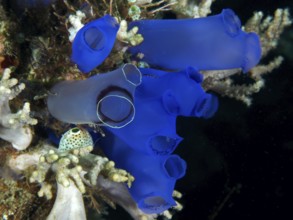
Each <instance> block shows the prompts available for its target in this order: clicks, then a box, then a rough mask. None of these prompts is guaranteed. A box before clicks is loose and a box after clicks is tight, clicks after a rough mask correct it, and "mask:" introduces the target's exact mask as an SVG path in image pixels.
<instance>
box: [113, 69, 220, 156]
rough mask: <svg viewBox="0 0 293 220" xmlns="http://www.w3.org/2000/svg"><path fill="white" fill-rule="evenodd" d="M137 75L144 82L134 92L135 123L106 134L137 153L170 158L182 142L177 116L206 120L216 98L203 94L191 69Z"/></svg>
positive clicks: (198, 78)
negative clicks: (113, 135) (168, 156)
mask: <svg viewBox="0 0 293 220" xmlns="http://www.w3.org/2000/svg"><path fill="white" fill-rule="evenodd" d="M140 71H141V72H142V74H143V79H142V84H141V85H140V86H139V87H138V88H137V89H136V91H135V109H136V115H135V118H134V120H133V121H132V123H130V124H128V125H127V126H125V127H123V128H120V129H111V128H108V130H109V131H111V132H112V133H113V134H115V135H117V136H118V137H119V138H121V139H122V140H123V141H125V143H127V145H129V146H130V147H132V148H133V149H135V150H137V151H140V152H143V153H146V154H149V155H167V154H170V153H172V152H173V151H174V150H175V148H176V147H177V145H178V144H179V143H180V141H181V140H182V138H181V137H179V136H178V135H177V134H176V118H177V116H179V115H182V116H193V117H203V118H209V117H211V116H213V115H214V113H215V112H216V110H217V108H218V101H217V98H216V97H215V96H213V95H211V94H208V93H205V91H204V90H203V89H202V87H201V85H200V83H201V80H202V76H201V75H200V74H199V73H198V72H197V71H196V70H195V69H193V68H187V69H186V70H184V71H180V72H176V73H167V72H164V71H159V70H154V69H143V68H141V69H140ZM130 137H131V138H130Z"/></svg>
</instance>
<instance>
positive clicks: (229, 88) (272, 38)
mask: <svg viewBox="0 0 293 220" xmlns="http://www.w3.org/2000/svg"><path fill="white" fill-rule="evenodd" d="M291 23H292V20H291V19H290V15H289V11H288V9H277V10H276V11H275V15H274V17H273V18H272V17H271V16H268V17H266V18H265V19H263V13H262V12H255V13H254V16H253V17H252V18H251V19H250V20H249V21H248V22H247V23H246V24H245V26H244V29H245V30H246V31H253V32H256V33H258V34H259V36H260V40H261V46H262V58H264V57H266V56H267V55H268V53H269V52H270V51H271V50H272V49H274V48H275V47H276V46H277V42H278V39H279V38H280V35H281V33H282V32H283V30H284V28H285V27H287V26H289V25H290V24H291ZM282 61H283V58H282V57H281V56H278V57H276V58H274V59H273V60H272V61H270V62H269V63H268V64H259V65H257V66H255V67H254V68H252V69H251V70H250V72H249V73H248V75H249V77H250V78H251V79H253V80H254V83H251V84H248V85H245V84H244V85H237V84H234V82H233V80H232V79H231V78H230V77H231V76H232V75H234V74H237V73H240V70H237V69H234V70H226V71H204V72H203V74H204V82H203V87H204V88H205V89H206V90H211V91H214V92H216V93H218V94H221V95H223V96H228V97H230V98H235V99H237V100H240V101H242V102H244V103H245V104H246V105H247V106H250V105H251V102H252V100H251V95H252V94H254V93H257V92H259V90H260V89H261V88H262V87H264V84H265V82H264V79H263V75H264V74H266V73H269V72H271V71H273V70H274V69H276V68H278V67H279V66H280V65H281V63H282Z"/></svg>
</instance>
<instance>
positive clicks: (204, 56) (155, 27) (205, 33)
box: [129, 9, 261, 72]
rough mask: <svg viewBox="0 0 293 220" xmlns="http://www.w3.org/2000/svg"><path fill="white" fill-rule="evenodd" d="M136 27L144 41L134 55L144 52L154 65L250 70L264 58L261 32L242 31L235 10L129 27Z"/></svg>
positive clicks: (167, 67) (147, 22)
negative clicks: (260, 38) (258, 33)
mask: <svg viewBox="0 0 293 220" xmlns="http://www.w3.org/2000/svg"><path fill="white" fill-rule="evenodd" d="M134 26H136V27H138V29H139V30H138V33H139V34H141V35H142V36H143V39H144V40H143V42H142V43H141V44H139V45H137V46H134V47H130V48H129V52H130V53H131V54H132V55H133V56H134V57H136V55H138V54H140V56H141V54H143V56H142V59H141V60H142V61H145V62H147V63H148V64H149V65H150V66H151V67H159V68H164V69H168V70H181V69H185V68H186V67H188V66H192V67H194V68H197V69H199V70H220V69H232V68H242V70H243V71H244V72H247V71H248V70H249V69H251V68H252V67H253V66H255V65H256V64H257V63H258V62H259V60H260V57H261V48H260V41H259V37H258V35H257V34H256V33H246V32H244V31H243V30H241V22H240V20H239V18H238V16H237V15H235V13H234V12H233V11H232V10H231V9H224V10H223V11H222V13H220V14H218V15H214V16H209V17H206V18H194V19H163V20H157V19H156V20H138V21H134V22H131V23H130V25H129V29H131V28H133V27H134ZM138 59H139V58H138ZM139 60H140V59H139Z"/></svg>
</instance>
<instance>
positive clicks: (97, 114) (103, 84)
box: [47, 64, 141, 128]
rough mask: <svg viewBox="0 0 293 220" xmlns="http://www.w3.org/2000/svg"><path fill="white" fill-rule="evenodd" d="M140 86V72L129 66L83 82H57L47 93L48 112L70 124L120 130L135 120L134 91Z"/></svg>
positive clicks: (126, 65)
mask: <svg viewBox="0 0 293 220" xmlns="http://www.w3.org/2000/svg"><path fill="white" fill-rule="evenodd" d="M140 83H141V73H140V71H139V70H138V69H137V68H136V67H135V66H133V65H132V64H125V65H123V66H122V67H121V68H119V69H117V70H114V71H112V72H109V73H106V74H98V75H95V76H92V77H90V78H88V79H86V80H76V81H63V82H59V83H58V84H56V85H55V86H54V87H53V88H52V89H51V90H50V91H51V93H50V95H49V96H48V99H47V105H48V110H49V112H50V113H51V114H52V115H53V116H54V117H55V118H57V119H58V120H60V121H63V122H67V123H71V124H90V123H96V124H100V125H106V126H110V127H114V128H119V127H123V126H125V125H126V124H128V123H130V122H131V121H132V120H133V118H134V115H135V106H134V91H135V89H136V87H137V86H138V85H139V84H140Z"/></svg>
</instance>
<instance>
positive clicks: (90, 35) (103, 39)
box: [71, 15, 119, 73]
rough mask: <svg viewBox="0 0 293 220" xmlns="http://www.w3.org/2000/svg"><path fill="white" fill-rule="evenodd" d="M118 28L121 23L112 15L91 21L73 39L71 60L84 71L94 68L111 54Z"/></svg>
mask: <svg viewBox="0 0 293 220" xmlns="http://www.w3.org/2000/svg"><path fill="white" fill-rule="evenodd" d="M118 29H119V24H118V23H117V21H116V20H115V18H114V17H112V16H110V15H105V16H104V17H102V18H99V19H96V20H94V21H91V22H89V23H88V24H86V25H85V26H84V27H83V28H81V29H80V30H79V31H78V32H77V34H76V36H75V38H74V40H73V44H72V56H71V60H72V61H73V62H74V63H76V64H77V67H78V68H79V69H80V70H81V71H82V72H84V73H87V72H89V71H91V70H93V69H94V68H95V67H97V66H98V65H99V64H101V63H102V62H103V61H104V60H105V59H106V58H107V56H108V55H109V54H110V52H111V50H112V48H113V46H114V43H115V39H116V34H117V31H118Z"/></svg>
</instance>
